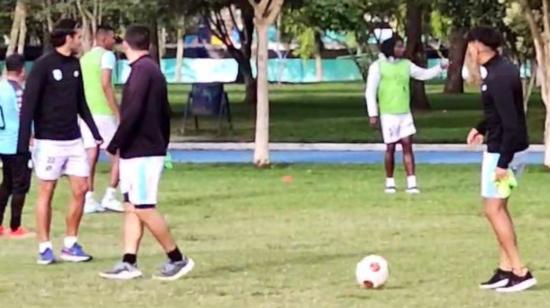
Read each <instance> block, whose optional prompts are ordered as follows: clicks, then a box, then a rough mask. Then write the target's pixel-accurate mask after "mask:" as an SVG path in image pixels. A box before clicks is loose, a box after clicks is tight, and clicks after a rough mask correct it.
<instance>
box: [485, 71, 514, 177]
mask: <svg viewBox="0 0 550 308" xmlns="http://www.w3.org/2000/svg"><path fill="white" fill-rule="evenodd" d="M501 78H502V80H504V82H503V83H502V85H501V86H497V85H492V84H490V85H488V86H489V87H488V88H489V91H490V94H491V96H492V98H493V101H494V102H495V107H496V109H497V112H498V115H499V117H500V121H501V123H502V143H501V145H500V158H499V160H498V163H497V166H498V167H499V168H502V169H507V168H508V165H509V164H510V162H511V161H512V159H513V158H514V153H515V148H514V140H515V139H516V136H518V135H519V131H520V125H521V124H520V123H519V117H518V112H517V109H516V106H515V104H514V93H513V90H512V89H513V81H512V80H511V79H512V76H502V77H501Z"/></svg>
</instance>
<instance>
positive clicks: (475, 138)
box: [466, 128, 483, 146]
mask: <svg viewBox="0 0 550 308" xmlns="http://www.w3.org/2000/svg"><path fill="white" fill-rule="evenodd" d="M466 143H467V144H468V145H472V146H474V145H480V144H482V143H483V135H482V134H480V133H479V132H478V130H477V129H475V128H472V129H471V130H470V132H469V133H468V137H467V138H466Z"/></svg>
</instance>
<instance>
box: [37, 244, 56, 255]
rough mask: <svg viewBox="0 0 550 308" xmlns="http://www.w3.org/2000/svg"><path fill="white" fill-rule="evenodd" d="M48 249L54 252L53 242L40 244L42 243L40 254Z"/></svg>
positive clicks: (39, 248) (39, 249) (39, 245)
mask: <svg viewBox="0 0 550 308" xmlns="http://www.w3.org/2000/svg"><path fill="white" fill-rule="evenodd" d="M48 248H49V249H52V250H53V245H52V242H40V243H38V252H39V253H43V252H44V251H46V249H48Z"/></svg>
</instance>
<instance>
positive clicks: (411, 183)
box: [407, 175, 417, 188]
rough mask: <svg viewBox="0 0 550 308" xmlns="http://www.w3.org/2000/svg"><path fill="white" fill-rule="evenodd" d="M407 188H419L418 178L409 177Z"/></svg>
mask: <svg viewBox="0 0 550 308" xmlns="http://www.w3.org/2000/svg"><path fill="white" fill-rule="evenodd" d="M407 187H408V188H413V187H417V186H416V176H414V175H411V176H408V177H407Z"/></svg>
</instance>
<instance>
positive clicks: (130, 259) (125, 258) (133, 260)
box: [122, 253, 137, 265]
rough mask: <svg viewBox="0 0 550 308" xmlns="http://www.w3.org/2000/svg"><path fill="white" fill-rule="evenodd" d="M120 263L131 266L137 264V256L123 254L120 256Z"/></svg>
mask: <svg viewBox="0 0 550 308" xmlns="http://www.w3.org/2000/svg"><path fill="white" fill-rule="evenodd" d="M122 262H126V263H129V264H132V265H135V264H136V263H137V255H136V254H133V253H125V254H124V255H123V256H122Z"/></svg>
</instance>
